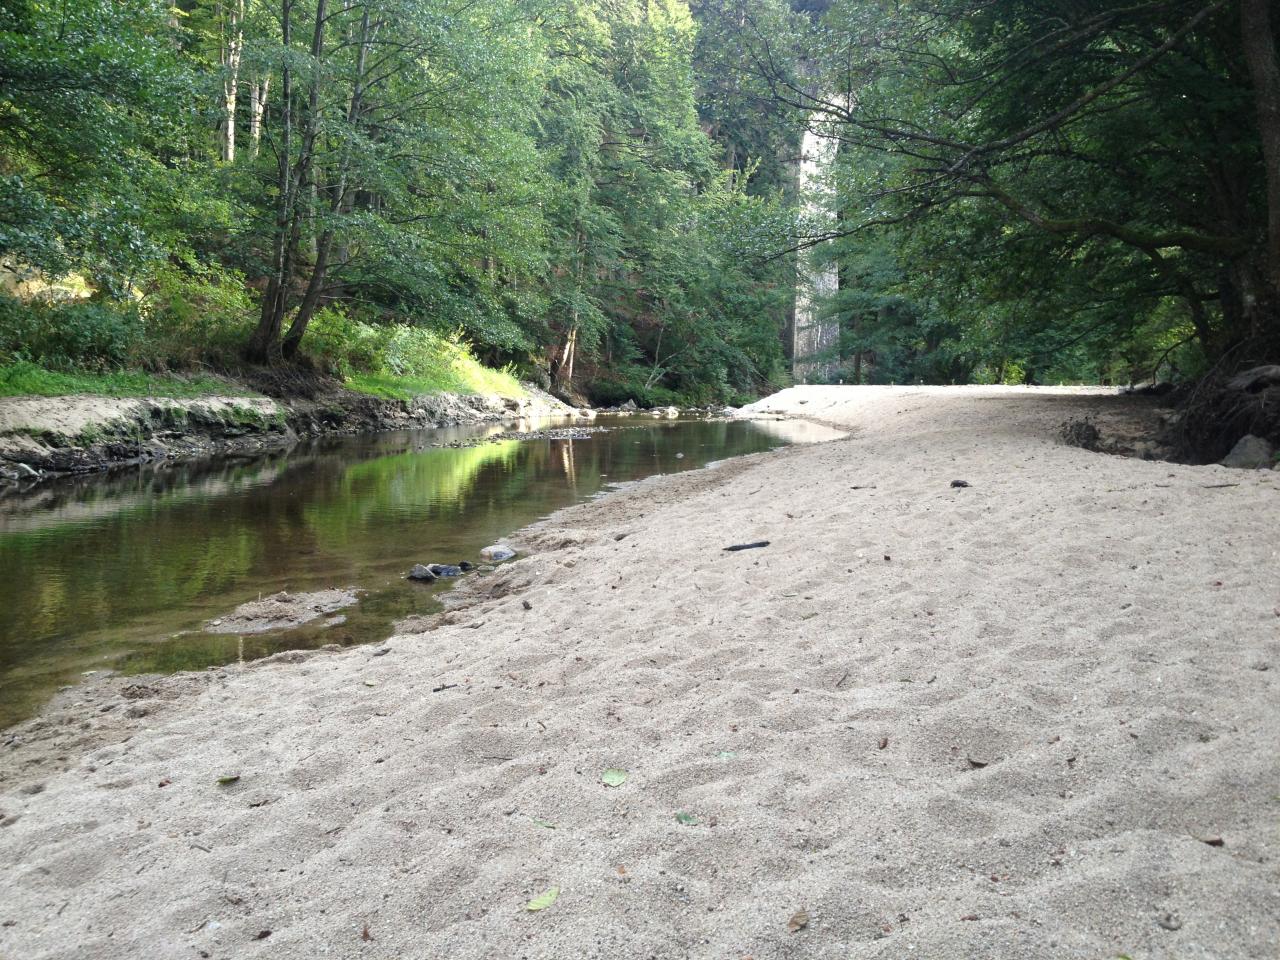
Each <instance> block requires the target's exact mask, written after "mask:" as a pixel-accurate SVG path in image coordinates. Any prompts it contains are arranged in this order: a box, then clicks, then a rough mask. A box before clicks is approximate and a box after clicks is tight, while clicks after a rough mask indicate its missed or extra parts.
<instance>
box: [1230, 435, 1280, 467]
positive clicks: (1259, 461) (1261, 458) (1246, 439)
mask: <svg viewBox="0 0 1280 960" xmlns="http://www.w3.org/2000/svg"><path fill="white" fill-rule="evenodd" d="M1274 459H1275V451H1274V450H1273V449H1272V448H1271V444H1270V443H1268V442H1267V441H1266V440H1264V439H1263V438H1262V437H1255V436H1254V435H1253V434H1251V433H1248V434H1245V435H1244V436H1243V437H1241V438H1240V439H1239V440H1238V441H1237V442H1236V445H1235V446H1234V447H1232V448H1231V452H1230V453H1228V454H1227V455H1226V456H1225V457H1223V458H1222V459H1221V460H1220V461H1219V463H1221V464H1222V465H1223V466H1224V467H1236V468H1238V469H1241V470H1257V469H1258V468H1259V467H1269V466H1271V462H1272V460H1274Z"/></svg>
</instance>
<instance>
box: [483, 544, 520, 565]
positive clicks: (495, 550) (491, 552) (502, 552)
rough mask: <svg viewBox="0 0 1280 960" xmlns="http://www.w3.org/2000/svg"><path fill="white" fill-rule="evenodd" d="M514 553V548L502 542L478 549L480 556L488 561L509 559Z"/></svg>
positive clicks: (495, 561)
mask: <svg viewBox="0 0 1280 960" xmlns="http://www.w3.org/2000/svg"><path fill="white" fill-rule="evenodd" d="M515 555H516V552H515V551H514V550H512V549H511V548H510V547H508V546H507V545H506V544H502V543H495V544H493V545H492V546H489V547H485V548H484V549H483V550H481V551H480V556H481V557H483V558H484V559H485V560H488V561H489V562H490V563H501V562H502V561H503V560H510V559H511V558H512V557H514V556H515Z"/></svg>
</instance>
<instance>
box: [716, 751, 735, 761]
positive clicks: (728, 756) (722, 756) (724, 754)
mask: <svg viewBox="0 0 1280 960" xmlns="http://www.w3.org/2000/svg"><path fill="white" fill-rule="evenodd" d="M735 757H737V754H736V753H734V752H733V751H732V750H721V751H720V752H719V753H717V754H716V759H717V760H732V759H734V758H735Z"/></svg>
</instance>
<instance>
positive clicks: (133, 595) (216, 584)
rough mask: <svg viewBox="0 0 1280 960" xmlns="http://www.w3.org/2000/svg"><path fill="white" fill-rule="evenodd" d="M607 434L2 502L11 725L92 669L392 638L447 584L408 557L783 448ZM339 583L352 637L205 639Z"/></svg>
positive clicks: (630, 432) (1, 662)
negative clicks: (630, 486)
mask: <svg viewBox="0 0 1280 960" xmlns="http://www.w3.org/2000/svg"><path fill="white" fill-rule="evenodd" d="M613 425H614V426H617V427H618V429H615V430H611V431H609V432H606V433H598V434H594V435H592V436H591V437H590V438H589V439H579V440H533V441H515V440H503V441H497V442H487V443H483V444H481V445H479V446H473V447H464V448H447V447H444V448H442V447H434V446H432V444H433V443H440V442H446V441H448V440H452V439H457V438H460V437H464V436H467V435H472V436H474V435H477V434H479V435H484V434H488V433H492V432H494V431H495V430H497V429H498V428H496V427H482V428H470V429H455V430H446V431H416V432H406V433H399V434H386V435H380V436H376V437H357V438H345V439H340V440H328V441H323V442H317V443H314V444H311V445H306V446H300V447H297V448H295V449H294V450H292V451H290V452H288V453H287V454H276V455H272V456H267V457H263V458H261V459H258V460H255V461H253V462H248V463H245V462H239V463H230V462H225V461H223V462H214V463H205V464H195V465H186V466H179V467H168V468H165V469H153V470H140V471H133V472H130V473H124V474H117V475H114V476H111V477H107V478H95V479H93V480H84V481H79V482H75V483H68V484H63V485H58V486H54V487H48V488H45V489H42V490H40V491H38V492H37V493H35V494H32V495H30V496H28V497H25V498H18V497H11V498H8V499H6V500H3V501H0V572H3V576H2V577H0V725H7V724H10V723H13V722H15V721H16V720H19V719H21V718H23V717H25V716H29V715H30V714H31V713H32V712H34V711H35V710H36V709H37V708H38V707H39V705H40V704H41V703H43V702H44V701H45V700H46V699H48V697H49V696H50V695H51V694H52V693H53V692H54V691H55V690H56V689H57V688H58V687H59V686H61V685H64V684H67V683H72V682H75V681H76V680H77V679H79V677H80V675H81V674H82V673H83V672H84V671H89V670H104V669H113V670H121V671H124V672H127V673H144V672H148V673H149V672H171V671H175V670H191V669H202V668H204V667H207V666H210V665H216V664H225V663H230V662H235V661H238V660H242V659H253V658H256V657H261V656H265V655H267V654H270V653H273V652H276V651H279V650H282V649H294V648H304V647H314V646H320V645H323V644H326V643H334V642H337V643H343V644H350V643H360V642H367V641H371V640H377V639H381V638H383V637H385V636H387V635H389V633H390V632H391V630H392V625H393V623H394V622H395V621H396V620H398V619H401V618H403V617H405V616H408V615H410V614H414V613H425V612H429V611H430V610H431V609H432V608H433V606H434V604H435V601H434V598H435V596H436V595H437V594H438V592H439V591H440V590H442V589H447V585H439V586H434V587H424V586H422V585H420V584H415V583H410V582H407V581H405V580H403V579H402V576H403V574H404V572H405V570H407V569H408V567H409V566H411V565H412V564H414V563H417V562H423V563H429V562H457V561H458V560H461V559H475V558H476V556H477V552H478V550H479V549H480V548H481V547H483V546H485V545H486V544H488V543H492V542H494V541H495V540H498V539H500V538H501V537H503V536H505V535H507V534H510V533H512V532H513V531H515V530H517V529H519V528H520V527H522V526H525V525H526V524H528V523H531V522H532V521H534V520H536V519H538V518H540V517H543V516H546V515H547V514H549V513H551V512H552V511H554V510H556V509H559V508H560V507H563V506H567V505H569V504H572V503H575V502H578V501H580V500H582V499H584V498H587V497H590V496H592V495H593V494H595V493H597V492H598V491H600V490H601V489H602V488H603V487H604V486H605V485H606V484H608V483H614V482H618V481H625V480H632V479H638V478H640V477H645V476H649V475H652V474H654V473H670V472H675V471H678V470H685V469H691V468H694V467H699V466H703V465H705V464H706V463H708V462H710V461H713V460H719V459H723V458H725V457H729V456H735V455H739V454H744V453H751V452H756V451H760V450H766V449H770V448H772V447H774V446H777V445H778V444H779V443H780V442H782V441H781V440H780V439H778V438H775V437H771V436H769V435H766V434H765V433H764V432H762V431H760V430H757V429H756V428H755V427H754V426H753V425H751V424H749V423H738V422H722V421H717V422H707V421H677V422H674V423H671V422H668V423H648V424H643V425H639V426H638V425H637V422H636V421H624V422H621V423H616V424H613ZM678 454H683V455H684V456H683V457H680V456H677V455H678ZM331 586H357V587H360V588H361V589H362V590H363V591H364V593H363V594H362V599H361V602H360V603H359V604H357V605H356V606H355V607H352V608H349V609H348V610H346V611H343V612H344V613H345V614H346V616H347V622H346V623H344V624H342V625H340V626H336V627H332V628H326V627H322V626H319V625H314V626H308V627H304V628H302V629H299V630H294V631H287V632H279V633H275V634H265V635H260V636H254V637H243V638H241V637H236V636H234V635H232V636H225V635H216V636H215V635H210V634H206V633H204V632H202V630H201V629H200V628H201V626H202V624H203V622H204V621H206V620H208V619H210V618H213V617H217V616H220V615H222V614H225V613H226V612H228V611H230V610H231V609H232V608H234V607H235V606H237V605H238V604H240V603H243V602H245V601H246V600H252V599H254V598H256V597H257V596H259V595H265V594H270V593H274V592H276V591H278V590H284V589H288V590H295V591H296V590H309V589H318V588H322V587H331Z"/></svg>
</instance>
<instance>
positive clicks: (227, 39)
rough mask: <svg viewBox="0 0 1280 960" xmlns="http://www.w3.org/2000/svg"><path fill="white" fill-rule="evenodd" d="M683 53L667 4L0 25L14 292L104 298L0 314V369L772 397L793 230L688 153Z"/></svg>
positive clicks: (695, 136)
mask: <svg viewBox="0 0 1280 960" xmlns="http://www.w3.org/2000/svg"><path fill="white" fill-rule="evenodd" d="M696 36H697V28H696V26H695V23H694V20H693V18H692V16H691V15H690V12H689V9H688V7H687V6H686V5H685V4H684V3H683V2H680V0H648V2H639V0H590V2H582V3H562V2H546V0H479V2H475V0H362V2H361V0H281V2H267V0H180V2H179V3H178V4H177V5H176V7H174V8H172V9H170V8H167V7H166V6H164V5H163V4H160V3H158V2H153V0H60V2H59V3H56V4H54V3H48V2H44V0H19V2H17V3H14V4H6V5H5V8H4V10H3V11H2V12H0V81H2V82H0V179H2V181H3V188H4V189H3V198H4V199H3V201H0V255H2V256H3V260H4V263H3V266H4V269H5V271H6V273H7V278H8V279H7V285H8V286H10V287H16V286H18V285H19V284H20V282H21V281H23V280H29V279H32V278H37V279H39V280H41V281H44V282H47V281H50V280H53V279H55V278H60V277H66V276H68V275H78V276H80V277H82V278H84V280H85V281H86V282H87V284H88V286H89V287H90V288H91V289H92V290H93V291H94V295H93V297H92V299H91V301H89V302H86V303H78V304H76V303H72V304H58V305H54V306H40V305H38V304H37V305H35V306H30V307H28V308H23V309H17V308H16V307H15V306H14V305H13V304H9V305H7V306H6V307H5V308H4V310H3V315H2V316H0V324H3V325H4V326H5V328H6V329H4V330H2V331H0V360H4V359H6V358H7V359H10V360H12V359H15V358H17V359H20V360H27V361H33V362H38V363H41V364H43V365H44V366H46V367H47V368H50V369H68V368H70V367H89V368H96V369H115V368H118V367H120V366H125V365H133V366H139V365H140V366H143V367H147V368H154V369H163V368H170V367H179V368H183V367H188V366H192V365H195V364H200V363H214V364H215V365H217V366H220V367H224V368H225V367H229V366H233V365H234V364H235V363H236V362H238V361H239V360H241V359H247V360H250V361H255V362H265V363H280V362H288V361H300V360H302V359H304V358H305V359H306V360H308V361H309V362H311V363H313V364H315V365H319V366H322V367H325V368H328V369H330V370H332V371H333V372H336V373H340V374H343V375H345V376H347V377H349V378H352V379H353V380H355V381H360V382H364V383H375V382H380V381H379V378H382V380H383V381H385V380H386V378H388V377H408V378H410V379H415V380H417V381H418V382H420V383H422V384H429V383H436V382H439V381H440V380H441V377H440V376H437V375H436V374H435V373H432V372H430V370H429V369H428V368H431V367H432V365H433V364H434V365H435V366H436V367H441V368H443V367H442V365H443V366H448V365H449V363H450V362H451V360H450V356H451V354H450V350H451V347H450V344H454V343H456V342H457V338H458V335H459V334H460V335H461V336H462V337H463V338H465V340H466V341H467V342H469V343H470V345H471V349H472V350H473V351H474V353H475V355H476V356H478V357H479V358H480V359H481V360H483V361H484V362H485V363H487V364H489V365H490V366H505V365H511V366H512V367H513V368H514V369H515V371H516V372H517V373H519V374H520V375H522V376H527V377H531V378H533V379H535V380H541V381H543V382H544V384H551V383H553V382H554V383H555V384H556V385H558V386H559V387H560V388H562V389H564V390H565V391H566V392H575V391H581V390H583V389H585V390H587V391H588V392H590V393H592V394H594V395H596V396H598V397H606V398H613V397H618V398H621V397H623V396H635V397H637V398H639V399H642V400H644V399H653V400H665V399H672V398H681V399H689V400H693V399H728V398H731V397H733V396H736V395H741V394H749V393H752V392H754V391H757V390H759V389H761V388H764V387H767V385H768V384H769V383H770V382H771V380H774V379H776V378H777V377H778V376H779V375H780V374H781V372H782V364H783V355H782V340H781V337H780V335H779V333H780V330H781V328H782V326H783V325H784V323H785V319H786V310H787V308H788V306H789V302H790V300H789V298H790V275H789V273H788V270H787V267H786V266H785V265H783V264H778V263H773V262H769V261H766V259H765V258H764V257H763V256H761V255H760V254H761V253H762V251H763V250H764V249H765V246H768V245H772V246H775V247H776V246H778V245H780V243H781V242H782V241H781V239H780V238H781V237H782V236H783V235H784V231H785V227H786V213H785V209H784V207H783V205H782V203H781V201H780V190H778V189H773V188H770V189H764V188H751V187H750V186H749V178H748V177H746V176H743V175H742V172H744V171H746V170H747V169H748V166H749V165H750V164H751V158H750V157H748V156H746V155H745V154H744V153H742V152H741V151H740V150H737V149H735V150H734V151H733V152H732V156H731V157H728V159H726V151H725V150H724V149H723V148H722V147H721V145H720V144H718V143H717V142H715V141H713V140H712V139H710V138H709V137H708V135H707V134H706V133H705V132H704V130H703V129H702V125H701V123H700V119H699V116H698V111H697V106H696V102H697V97H696V92H695V54H696V52H697V51H696V50H695V44H696ZM726 164H727V165H728V166H729V167H730V168H731V169H733V170H735V171H738V173H737V175H731V174H730V173H726V172H725V171H724V167H725V166H726ZM25 299H27V300H28V301H29V300H30V299H31V297H30V296H27V297H25ZM24 310H25V312H26V314H25V315H24ZM379 328H382V329H381V332H378V330H379ZM408 328H418V329H420V330H421V331H422V334H421V335H413V334H412V333H411V330H410V329H408ZM335 331H342V336H346V335H348V334H349V335H350V336H351V337H352V338H353V342H351V343H349V344H343V343H339V342H338V341H339V339H341V338H340V337H338V338H337V339H335ZM410 344H412V348H411V349H409V347H408V346H407V345H410ZM432 345H434V347H436V348H438V350H437V354H436V355H435V356H434V357H430V358H429V357H428V356H427V353H428V352H429V351H428V350H427V348H428V347H430V346H432ZM406 350H408V353H410V354H412V355H413V356H414V357H416V358H417V362H416V363H413V364H409V365H408V366H406V361H405V360H404V356H405V354H406ZM409 367H413V369H409ZM445 379H447V378H445ZM508 381H509V378H507V379H502V380H501V383H502V385H503V388H504V389H505V388H506V386H507V384H508ZM383 386H385V383H384V384H383ZM379 389H381V387H380V388H379ZM387 389H392V390H393V392H394V390H395V389H399V388H390V387H388V388H387Z"/></svg>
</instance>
